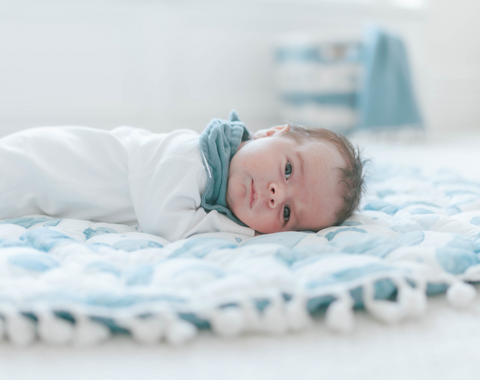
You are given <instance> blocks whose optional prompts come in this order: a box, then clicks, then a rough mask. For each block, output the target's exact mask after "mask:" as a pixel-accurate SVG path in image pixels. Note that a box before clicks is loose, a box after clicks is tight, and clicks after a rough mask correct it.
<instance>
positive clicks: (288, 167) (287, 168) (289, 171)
mask: <svg viewBox="0 0 480 380" xmlns="http://www.w3.org/2000/svg"><path fill="white" fill-rule="evenodd" d="M291 174H292V164H291V163H290V162H288V161H287V164H286V165H285V177H286V178H287V179H288V178H289V177H290V175H291Z"/></svg>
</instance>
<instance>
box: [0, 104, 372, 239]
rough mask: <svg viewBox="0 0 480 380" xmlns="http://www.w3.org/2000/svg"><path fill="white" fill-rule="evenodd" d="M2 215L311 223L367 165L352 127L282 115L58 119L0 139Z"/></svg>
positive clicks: (321, 223) (251, 227)
mask: <svg viewBox="0 0 480 380" xmlns="http://www.w3.org/2000/svg"><path fill="white" fill-rule="evenodd" d="M0 172H1V173H2V180H1V181H0V204H1V205H2V207H1V208H0V219H7V218H15V217H19V216H23V215H28V214H45V215H50V216H53V217H61V218H75V219H85V220H94V221H101V222H107V223H124V224H135V223H138V224H139V225H140V227H141V229H142V231H143V232H147V233H152V234H155V235H158V236H161V237H163V238H165V239H167V240H169V241H175V240H178V239H182V238H186V237H188V236H191V235H194V234H197V233H206V232H219V231H221V232H232V233H238V234H243V235H248V236H254V235H255V234H256V233H273V232H279V231H294V230H310V231H318V230H320V229H322V228H325V227H329V226H332V225H334V224H339V223H341V222H343V221H344V220H345V219H346V218H347V217H348V216H350V215H351V213H352V212H353V211H354V210H355V209H356V208H357V206H358V204H359V200H360V196H361V193H362V189H363V173H362V172H363V163H362V161H361V159H360V156H359V152H358V150H355V149H354V147H353V146H352V144H351V143H350V142H349V141H348V140H347V139H345V138H344V137H339V136H337V135H336V134H335V133H333V132H330V131H328V130H325V129H312V130H310V129H306V128H303V127H299V126H291V125H283V126H276V127H272V128H270V129H266V130H261V131H258V132H257V133H255V134H254V135H253V137H252V136H251V135H250V133H249V131H248V130H247V129H246V128H245V126H244V125H243V123H242V122H241V121H240V120H239V119H238V116H237V114H236V113H235V112H234V111H232V113H231V114H230V120H228V121H225V120H219V119H214V120H212V122H211V123H210V124H209V125H208V127H207V128H206V129H205V131H204V132H202V134H201V135H200V136H199V135H198V134H197V133H196V132H194V131H189V130H177V131H174V132H171V133H164V134H154V133H151V132H149V131H147V130H144V129H138V128H131V127H119V128H115V129H113V130H112V131H105V130H99V129H93V128H86V127H51V128H35V129H30V130H25V131H21V132H18V133H15V134H12V135H9V136H6V137H4V138H2V139H0Z"/></svg>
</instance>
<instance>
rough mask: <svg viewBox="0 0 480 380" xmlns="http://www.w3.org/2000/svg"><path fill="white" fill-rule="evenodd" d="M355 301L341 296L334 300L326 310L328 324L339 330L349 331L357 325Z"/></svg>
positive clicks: (342, 331)
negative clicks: (354, 310)
mask: <svg viewBox="0 0 480 380" xmlns="http://www.w3.org/2000/svg"><path fill="white" fill-rule="evenodd" d="M352 307H353V302H352V300H351V299H349V298H339V299H338V300H336V301H333V302H332V303H331V304H330V305H329V306H328V308H327V311H326V312H325V322H326V323H327V326H328V327H329V328H330V329H332V330H334V331H337V332H341V333H349V332H352V331H353V329H354V327H355V315H354V313H353V309H352Z"/></svg>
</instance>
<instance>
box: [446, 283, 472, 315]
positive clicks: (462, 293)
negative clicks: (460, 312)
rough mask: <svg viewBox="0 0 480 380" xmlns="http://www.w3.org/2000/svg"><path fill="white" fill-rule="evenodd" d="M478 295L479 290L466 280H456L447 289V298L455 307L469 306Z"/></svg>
mask: <svg viewBox="0 0 480 380" xmlns="http://www.w3.org/2000/svg"><path fill="white" fill-rule="evenodd" d="M476 296H477V290H476V289H475V287H474V286H473V285H470V284H467V283H466V282H462V281H459V282H455V283H454V284H452V285H450V287H449V288H448V289H447V300H448V302H449V303H450V305H452V306H453V307H454V308H455V309H463V308H465V307H467V306H468V305H469V304H470V303H471V302H472V301H473V299H474V298H475V297H476Z"/></svg>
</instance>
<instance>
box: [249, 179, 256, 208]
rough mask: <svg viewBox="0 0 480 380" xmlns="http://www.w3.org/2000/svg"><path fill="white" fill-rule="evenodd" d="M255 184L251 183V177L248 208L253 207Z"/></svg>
mask: <svg viewBox="0 0 480 380" xmlns="http://www.w3.org/2000/svg"><path fill="white" fill-rule="evenodd" d="M255 195H256V194H255V185H254V184H253V179H252V186H251V187H250V208H252V207H253V204H254V203H255V200H256V198H257V197H256V196H255Z"/></svg>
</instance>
